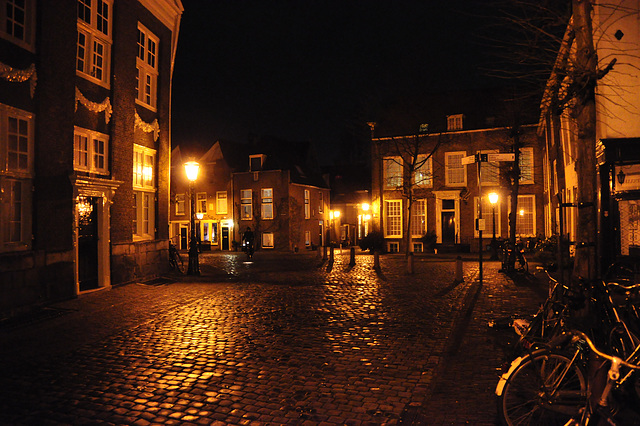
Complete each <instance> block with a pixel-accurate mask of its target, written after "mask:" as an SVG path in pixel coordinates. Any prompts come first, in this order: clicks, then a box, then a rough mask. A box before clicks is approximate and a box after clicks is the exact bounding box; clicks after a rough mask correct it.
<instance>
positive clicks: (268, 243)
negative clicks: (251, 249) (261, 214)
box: [262, 232, 274, 248]
mask: <svg viewBox="0 0 640 426" xmlns="http://www.w3.org/2000/svg"><path fill="white" fill-rule="evenodd" d="M273 247H274V245H273V232H263V233H262V248H273Z"/></svg>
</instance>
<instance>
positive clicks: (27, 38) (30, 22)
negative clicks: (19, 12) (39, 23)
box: [0, 0, 36, 52]
mask: <svg viewBox="0 0 640 426" xmlns="http://www.w3.org/2000/svg"><path fill="white" fill-rule="evenodd" d="M4 5H5V7H0V38H3V39H5V40H7V41H10V42H11V43H13V44H15V45H16V46H19V47H22V48H23V49H26V50H28V51H30V52H35V28H36V0H25V4H24V19H23V20H22V21H20V22H18V21H16V22H18V23H19V24H21V26H22V29H23V30H22V37H19V36H16V34H15V32H14V31H11V32H9V28H8V26H7V23H8V21H9V16H8V15H7V7H8V6H9V3H8V2H4ZM14 17H15V16H14Z"/></svg>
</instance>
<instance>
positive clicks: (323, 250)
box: [322, 246, 327, 262]
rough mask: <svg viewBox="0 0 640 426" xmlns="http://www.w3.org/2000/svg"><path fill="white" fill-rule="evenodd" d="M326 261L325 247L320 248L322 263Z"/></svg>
mask: <svg viewBox="0 0 640 426" xmlns="http://www.w3.org/2000/svg"><path fill="white" fill-rule="evenodd" d="M325 260H327V246H322V261H323V262H324V261H325Z"/></svg>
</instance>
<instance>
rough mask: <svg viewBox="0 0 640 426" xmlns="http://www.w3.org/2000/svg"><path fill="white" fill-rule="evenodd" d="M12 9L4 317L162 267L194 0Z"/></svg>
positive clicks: (0, 250) (0, 259) (6, 19)
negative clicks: (174, 133) (176, 112)
mask: <svg viewBox="0 0 640 426" xmlns="http://www.w3.org/2000/svg"><path fill="white" fill-rule="evenodd" d="M0 10H1V12H0V187H1V192H0V216H1V217H0V219H1V220H0V300H1V302H0V317H1V316H3V315H12V314H14V313H17V312H19V311H21V310H25V309H28V308H29V307H31V306H33V305H35V304H42V303H47V302H50V301H54V300H60V299H64V298H70V297H75V296H77V295H78V294H80V293H83V292H87V291H95V290H98V289H102V288H108V287H110V286H111V285H113V284H117V283H123V282H129V281H132V280H141V279H145V278H146V277H149V276H153V275H156V274H158V273H161V272H162V270H163V269H164V263H165V262H161V259H163V257H166V251H167V239H168V226H167V224H168V211H167V206H168V205H169V159H170V126H169V117H170V115H169V109H170V81H171V73H172V68H173V61H174V55H175V48H176V45H177V30H178V28H179V23H180V17H181V14H182V10H183V9H182V5H181V3H180V1H179V0H162V1H150V0H62V1H56V2H49V1H40V0H24V1H14V0H0ZM36 25H39V28H36ZM116 31H117V33H116Z"/></svg>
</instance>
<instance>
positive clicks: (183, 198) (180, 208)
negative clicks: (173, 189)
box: [176, 193, 187, 216]
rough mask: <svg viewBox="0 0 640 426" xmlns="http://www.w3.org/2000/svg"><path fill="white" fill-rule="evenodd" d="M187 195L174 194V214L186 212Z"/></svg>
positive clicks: (180, 214)
mask: <svg viewBox="0 0 640 426" xmlns="http://www.w3.org/2000/svg"><path fill="white" fill-rule="evenodd" d="M186 208H187V195H186V194H185V193H181V194H176V216H184V215H185V214H187V210H186Z"/></svg>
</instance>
